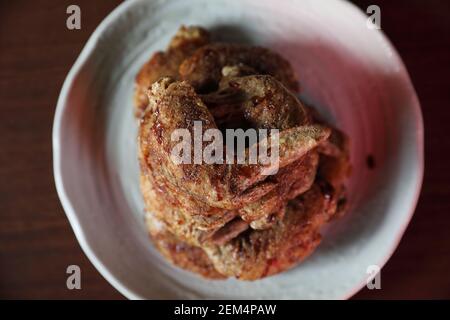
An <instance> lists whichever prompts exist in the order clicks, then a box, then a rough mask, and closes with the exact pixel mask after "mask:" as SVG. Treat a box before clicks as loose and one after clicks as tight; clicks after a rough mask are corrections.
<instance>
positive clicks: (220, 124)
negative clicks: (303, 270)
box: [135, 27, 350, 280]
mask: <svg viewBox="0 0 450 320" xmlns="http://www.w3.org/2000/svg"><path fill="white" fill-rule="evenodd" d="M298 89H299V84H298V81H297V78H296V76H295V73H294V71H293V69H292V67H291V66H290V64H289V63H288V62H287V61H286V60H285V59H284V58H282V57H281V56H280V55H279V54H277V53H275V52H272V51H270V50H269V49H266V48H261V47H254V46H246V45H236V44H224V43H214V42H211V41H210V35H209V33H208V32H207V31H206V30H204V29H202V28H199V27H188V28H186V27H182V28H180V30H179V31H178V33H177V34H176V35H175V37H174V38H173V39H172V41H171V43H170V45H169V47H168V49H167V50H166V51H165V52H157V53H155V54H154V55H153V57H152V58H151V59H150V60H149V62H147V63H146V64H145V65H144V66H143V67H142V69H141V71H140V72H139V73H138V75H137V77H136V90H135V108H136V109H135V111H136V115H137V117H138V118H140V128H139V136H138V144H139V163H140V168H141V191H142V194H143V198H144V202H145V206H146V210H147V213H146V222H147V226H148V230H149V233H150V235H151V238H152V239H153V242H154V244H155V246H156V248H157V249H158V250H159V251H160V252H161V253H162V255H163V256H164V257H165V258H166V259H168V260H169V261H171V262H172V263H174V264H176V265H178V266H179V267H181V268H184V269H187V270H190V271H192V272H195V273H198V274H200V275H202V276H204V277H207V278H212V279H221V278H227V277H235V278H238V279H241V280H256V279H260V278H263V277H266V276H269V275H273V274H276V273H279V272H282V271H284V270H287V269H289V268H291V267H292V266H294V265H296V264H297V263H299V262H300V261H302V260H303V259H304V258H306V257H307V256H308V255H309V254H311V253H312V252H313V251H314V249H315V248H316V247H317V245H318V244H319V243H320V239H321V237H320V233H319V231H320V228H321V227H322V226H323V225H324V224H326V223H327V222H328V221H329V220H330V219H331V218H332V217H333V216H335V215H337V213H340V214H342V212H344V209H345V203H346V201H345V196H346V195H345V184H344V182H345V179H346V177H347V175H348V173H349V171H350V164H349V156H348V154H349V143H348V139H347V137H346V136H345V135H344V134H343V133H342V132H340V131H338V130H337V129H335V128H331V127H330V126H329V125H327V124H326V123H324V122H321V121H319V120H318V119H317V117H316V116H315V115H314V114H313V112H311V110H310V108H309V107H306V106H305V105H304V104H303V103H302V102H301V101H300V100H299V99H298V98H297V96H296V93H297V92H298ZM196 123H201V125H202V126H201V134H203V135H204V134H205V133H207V132H208V130H210V129H212V130H213V129H218V130H221V131H224V130H226V129H231V128H242V129H248V128H253V129H258V130H261V129H277V130H278V133H277V135H276V137H277V138H278V144H277V147H278V148H277V149H276V151H277V155H278V158H277V160H278V161H277V162H276V166H275V165H274V164H273V163H271V162H269V163H260V162H258V163H252V162H251V160H250V154H251V150H252V148H257V150H261V149H265V150H267V151H268V153H269V154H273V153H274V152H275V149H273V148H274V147H273V145H271V144H270V141H272V140H271V139H272V138H273V137H274V135H275V133H274V134H270V135H268V136H267V137H265V138H262V139H259V140H258V141H257V142H256V143H255V144H253V145H248V146H246V147H245V150H244V152H243V154H242V157H243V158H242V163H226V162H216V163H204V162H203V163H201V164H198V163H195V162H194V163H177V162H176V161H174V159H173V150H175V148H176V147H177V144H178V141H174V140H173V137H172V134H173V132H175V130H178V129H181V130H184V131H183V132H188V133H192V132H193V131H194V127H195V124H196ZM200 143H201V147H202V150H204V148H205V147H207V143H206V142H205V141H201V142H200ZM226 152H227V145H223V153H224V154H226ZM188 156H190V157H191V158H195V154H194V152H192V153H191V154H188Z"/></svg>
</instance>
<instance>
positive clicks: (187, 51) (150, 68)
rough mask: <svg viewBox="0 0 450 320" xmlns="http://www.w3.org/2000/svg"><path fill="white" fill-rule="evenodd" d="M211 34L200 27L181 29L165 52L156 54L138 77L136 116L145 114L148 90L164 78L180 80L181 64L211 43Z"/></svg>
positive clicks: (135, 101)
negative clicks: (198, 49) (197, 50)
mask: <svg viewBox="0 0 450 320" xmlns="http://www.w3.org/2000/svg"><path fill="white" fill-rule="evenodd" d="M209 38H210V35H209V32H208V31H206V30H205V29H203V28H200V27H184V26H183V27H181V28H180V29H179V30H178V32H177V34H176V35H175V36H174V37H173V38H172V40H171V42H170V44H169V46H168V48H167V50H166V51H165V52H162V51H158V52H156V53H155V54H154V55H153V56H152V57H151V58H150V60H149V61H147V63H145V64H144V66H143V67H142V68H141V70H140V71H139V73H138V74H137V76H136V86H135V94H134V105H135V114H136V116H138V117H139V116H140V115H142V114H143V112H144V110H145V108H146V107H147V105H148V98H147V90H148V88H149V87H150V86H151V85H152V83H153V82H155V81H156V80H158V79H159V78H161V77H162V76H170V77H173V78H178V77H179V73H178V68H179V66H180V64H181V63H182V62H183V61H184V60H185V59H186V58H187V57H189V56H190V55H191V54H192V53H193V52H194V51H195V50H196V49H197V48H200V47H201V46H203V45H205V44H207V43H208V42H209Z"/></svg>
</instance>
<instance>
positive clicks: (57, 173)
mask: <svg viewBox="0 0 450 320" xmlns="http://www.w3.org/2000/svg"><path fill="white" fill-rule="evenodd" d="M292 1H295V0H292ZM332 1H335V2H336V3H340V5H347V6H350V7H352V9H353V10H356V11H358V13H359V14H364V13H363V11H361V10H360V9H359V8H358V7H357V6H356V5H354V4H353V3H350V2H347V1H345V0H332ZM138 2H141V0H128V1H125V2H123V3H121V4H120V5H118V6H117V7H116V8H114V9H113V10H112V11H111V12H110V13H109V14H108V15H107V16H106V17H105V18H104V19H103V20H102V21H101V23H100V24H99V25H98V26H97V27H96V29H95V30H94V32H93V33H92V34H91V36H90V37H89V39H88V41H87V42H86V44H85V45H84V47H83V49H82V50H81V53H80V54H79V55H78V57H77V59H76V60H75V63H74V64H73V66H72V67H71V69H70V71H69V73H68V74H67V76H66V78H65V80H64V83H63V85H62V89H61V91H60V94H59V97H58V100H57V104H56V110H55V115H54V120H53V129H52V150H53V175H54V180H55V186H56V191H57V194H58V197H59V199H60V202H61V204H62V207H63V209H64V212H65V214H66V216H67V218H68V220H69V223H70V225H71V227H72V230H73V232H74V234H75V237H76V239H77V241H78V243H79V244H80V247H81V249H82V250H83V252H84V253H85V254H86V256H87V257H88V259H89V260H90V262H91V263H92V264H93V265H94V267H95V268H96V269H97V270H98V271H99V273H100V274H101V275H102V276H103V278H105V280H107V281H108V282H109V283H110V284H111V285H112V286H113V287H114V288H115V289H116V290H118V291H119V292H120V293H121V294H122V295H124V296H125V297H126V298H128V299H146V298H145V297H143V296H141V295H139V294H137V293H136V292H134V291H133V290H132V289H130V288H128V287H127V286H125V285H124V284H123V283H122V282H121V281H120V280H118V279H117V278H116V277H115V276H114V275H113V274H112V273H111V271H110V270H109V269H108V267H107V266H106V265H105V264H104V263H103V262H102V261H101V260H100V259H99V258H98V257H97V255H96V254H95V252H94V251H93V250H92V248H91V245H90V244H89V242H88V241H87V238H86V236H85V233H84V230H83V227H82V226H81V224H80V222H79V219H78V216H77V213H76V210H75V209H74V206H73V205H72V202H71V200H70V197H69V196H68V194H67V192H66V189H65V185H64V174H63V171H62V166H61V161H62V158H63V157H62V154H61V140H60V136H61V132H62V130H63V128H62V126H61V122H62V118H63V113H64V111H65V109H66V107H67V101H68V96H69V93H70V91H71V89H72V86H73V82H74V79H75V78H76V76H77V75H78V74H79V72H80V69H81V68H82V66H83V65H84V64H85V63H86V61H87V60H88V58H89V57H90V56H91V55H92V54H93V53H94V52H95V49H96V48H97V45H98V40H99V38H100V37H101V35H102V33H103V32H104V31H105V30H106V29H107V28H108V27H109V26H110V25H111V24H112V23H113V22H114V21H115V20H116V19H117V18H119V17H120V15H121V14H122V13H123V12H124V11H126V10H127V9H128V8H130V7H132V6H134V5H135V4H136V3H138ZM374 31H376V32H379V33H380V36H381V38H382V40H383V41H385V42H386V44H387V45H388V46H389V48H390V49H391V50H392V53H393V56H392V58H393V59H395V62H396V63H397V64H398V65H399V66H400V67H401V68H402V71H403V72H405V75H406V77H405V79H404V80H405V85H406V86H407V87H408V89H409V91H410V93H411V94H412V96H411V103H410V106H409V107H410V108H411V111H412V112H414V118H415V120H416V121H415V127H416V135H415V137H416V141H415V144H416V146H417V157H416V161H417V163H416V166H417V170H418V176H417V181H416V186H415V192H414V196H413V198H412V199H411V201H410V204H409V209H408V211H409V213H408V215H406V216H405V220H404V222H403V224H402V225H401V227H400V228H399V229H398V232H397V237H396V240H395V241H393V242H392V246H391V247H390V248H389V250H388V253H387V255H386V256H385V257H384V258H383V259H382V261H380V263H378V266H380V268H383V267H384V265H385V264H386V263H387V261H388V260H389V259H390V257H391V256H392V255H393V254H394V252H395V250H396V249H397V247H398V245H399V243H400V240H401V238H402V237H403V235H404V233H405V231H406V228H407V226H408V224H409V222H410V221H411V219H412V216H413V215H414V212H415V209H416V206H417V203H418V200H419V196H420V192H421V187H422V183H423V176H424V125H423V116H422V111H421V107H420V102H419V99H418V97H417V93H416V91H415V89H414V86H413V84H412V82H411V78H410V76H409V73H408V70H407V69H406V67H405V65H404V63H403V60H402V59H401V57H400V55H399V54H398V52H397V50H396V49H395V47H394V46H393V44H392V43H391V41H390V40H389V39H388V37H387V36H386V35H385V34H384V32H383V31H381V30H374ZM365 285H366V281H362V282H361V283H359V284H358V285H357V286H355V287H354V288H353V289H352V290H349V292H348V293H347V294H345V295H343V297H342V299H349V298H350V297H352V296H353V295H354V294H356V293H357V292H358V291H359V290H361V289H362V288H363V287H364V286H365Z"/></svg>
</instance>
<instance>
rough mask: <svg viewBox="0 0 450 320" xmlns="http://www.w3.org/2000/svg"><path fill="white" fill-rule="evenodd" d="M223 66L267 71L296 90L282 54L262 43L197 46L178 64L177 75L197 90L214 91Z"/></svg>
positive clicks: (287, 63)
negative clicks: (178, 70) (197, 47)
mask: <svg viewBox="0 0 450 320" xmlns="http://www.w3.org/2000/svg"><path fill="white" fill-rule="evenodd" d="M226 66H239V67H242V68H246V70H248V72H247V73H250V72H251V70H254V73H253V74H265V75H271V76H273V77H274V78H276V79H277V80H279V81H280V82H281V83H283V84H284V85H285V86H286V87H287V88H289V89H290V90H292V91H293V92H298V91H299V85H298V81H297V79H296V76H295V73H294V71H293V70H292V67H291V65H290V64H289V62H287V61H286V60H285V59H284V58H283V57H282V56H280V55H279V54H277V53H275V52H273V51H271V50H269V49H266V48H263V47H257V46H249V45H240V44H225V43H211V44H208V45H205V46H203V47H201V48H199V49H197V50H196V51H195V52H194V53H193V54H192V55H191V56H190V57H189V58H188V59H186V60H185V61H183V63H182V64H181V65H180V74H181V79H183V80H187V81H189V83H191V84H192V86H193V87H194V88H195V89H196V91H197V92H211V91H215V90H216V89H217V88H218V85H219V83H220V80H221V78H222V69H223V68H224V67H226Z"/></svg>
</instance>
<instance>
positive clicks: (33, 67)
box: [0, 0, 450, 299]
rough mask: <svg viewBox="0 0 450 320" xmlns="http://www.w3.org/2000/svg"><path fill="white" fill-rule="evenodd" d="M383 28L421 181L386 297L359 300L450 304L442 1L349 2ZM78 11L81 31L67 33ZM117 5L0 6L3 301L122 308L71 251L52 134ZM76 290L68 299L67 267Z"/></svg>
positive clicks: (449, 116)
mask: <svg viewBox="0 0 450 320" xmlns="http://www.w3.org/2000/svg"><path fill="white" fill-rule="evenodd" d="M355 2H357V4H358V5H359V6H360V7H361V8H363V9H364V10H365V8H367V6H368V5H370V4H373V3H376V4H378V5H379V6H380V7H381V16H382V18H381V24H382V28H383V30H384V31H385V33H386V34H387V35H388V36H389V38H390V39H391V40H392V42H393V43H394V45H395V46H396V48H397V49H398V51H399V52H400V54H401V56H402V57H403V60H404V62H405V63H406V65H407V67H408V70H409V72H410V74H411V78H412V80H413V83H414V85H415V87H416V90H417V93H418V95H419V98H420V101H421V103H422V111H423V114H424V121H425V129H426V146H425V152H426V170H425V181H424V186H423V191H422V195H421V198H420V201H419V205H418V207H417V210H416V213H415V216H414V218H413V220H412V222H411V224H410V226H409V227H408V230H407V232H406V234H405V236H404V237H403V239H402V241H401V243H400V246H399V247H398V249H397V251H396V252H395V254H394V255H393V257H392V258H391V259H390V261H389V262H388V263H387V265H386V266H385V267H384V268H383V270H382V289H381V290H368V289H364V290H362V291H361V292H359V293H358V294H357V295H356V296H355V298H357V299H361V298H368V299H379V298H388V299H390V298H447V299H448V298H450V276H449V275H448V273H449V270H450V170H449V168H450V165H449V160H448V159H447V158H446V156H450V140H447V139H448V138H449V134H447V133H446V131H445V130H447V129H450V123H449V122H450V90H449V89H450V88H449V80H448V79H449V77H450V75H449V71H450V42H449V40H450V19H449V18H448V14H449V13H450V10H449V9H450V6H449V2H448V1H446V0H442V1H421V0H412V1H411V0H409V1H392V0H391V1H387V0H386V1H365V0H364V1H355ZM73 3H75V4H78V5H79V6H80V7H81V11H82V28H81V30H79V31H70V30H68V29H67V28H66V25H65V24H66V17H67V14H66V8H67V6H69V5H70V4H73ZM119 3H120V1H118V0H114V1H111V0H108V1H107V0H97V1H88V0H76V1H72V0H71V1H68V0H64V1H51V0H39V1H22V0H15V1H2V2H0V114H1V116H0V298H63V299H76V298H85V299H109V298H111V299H122V298H123V297H122V296H121V295H120V294H119V293H118V292H117V291H116V290H115V289H114V288H113V287H111V285H110V284H109V283H108V282H107V281H106V280H104V279H103V278H102V276H101V275H100V274H99V273H98V272H97V270H96V269H95V268H94V267H93V266H92V264H91V263H90V262H89V261H88V259H87V258H86V256H85V255H84V253H83V252H82V251H81V249H80V246H79V245H78V243H77V241H76V239H75V237H74V234H73V232H72V229H71V227H70V225H69V223H68V221H67V219H66V217H65V215H64V212H63V209H62V207H61V205H60V202H59V200H58V197H57V195H56V192H55V187H54V182H53V172H52V147H51V131H52V122H53V114H54V110H55V106H56V100H57V97H58V94H59V91H60V89H61V86H62V83H63V81H64V78H65V76H66V74H67V72H68V71H69V69H70V68H71V66H72V64H73V63H74V61H75V59H76V57H77V56H78V54H79V52H80V50H81V49H82V47H83V46H84V44H85V42H86V41H87V39H88V37H89V36H90V34H91V33H92V32H93V30H94V29H95V27H96V26H97V25H98V24H99V23H100V21H101V20H102V19H103V18H104V17H105V16H106V15H107V14H108V13H109V12H110V11H111V10H112V9H113V8H114V7H115V6H117V5H118V4H119ZM70 264H77V265H79V266H80V267H81V270H82V290H72V291H70V290H68V289H67V288H66V276H67V275H66V273H65V271H66V267H67V266H68V265H70Z"/></svg>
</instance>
